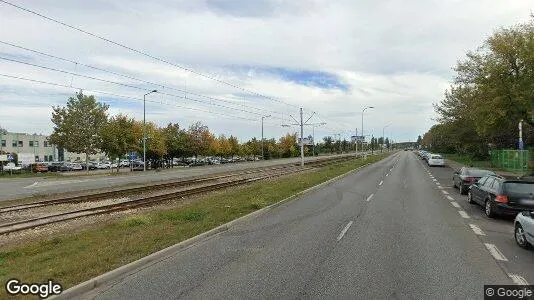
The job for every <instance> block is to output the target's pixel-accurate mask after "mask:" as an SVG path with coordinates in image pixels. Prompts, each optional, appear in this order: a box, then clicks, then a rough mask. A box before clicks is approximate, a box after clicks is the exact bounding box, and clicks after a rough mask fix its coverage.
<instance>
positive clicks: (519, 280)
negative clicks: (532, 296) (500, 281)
mask: <svg viewBox="0 0 534 300" xmlns="http://www.w3.org/2000/svg"><path fill="white" fill-rule="evenodd" d="M508 276H510V278H512V281H513V282H514V283H515V284H517V285H529V284H528V281H527V280H526V279H525V278H523V277H522V276H519V275H517V274H508Z"/></svg>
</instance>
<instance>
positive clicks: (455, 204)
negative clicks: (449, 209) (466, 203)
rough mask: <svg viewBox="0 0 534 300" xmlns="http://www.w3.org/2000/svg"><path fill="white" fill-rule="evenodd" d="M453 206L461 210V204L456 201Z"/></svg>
mask: <svg viewBox="0 0 534 300" xmlns="http://www.w3.org/2000/svg"><path fill="white" fill-rule="evenodd" d="M451 204H452V206H454V207H456V208H460V204H458V203H457V202H456V201H452V202H451Z"/></svg>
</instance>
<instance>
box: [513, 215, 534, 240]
mask: <svg viewBox="0 0 534 300" xmlns="http://www.w3.org/2000/svg"><path fill="white" fill-rule="evenodd" d="M514 228H515V230H514V238H515V241H516V243H517V244H518V245H519V246H520V247H522V248H525V249H528V248H530V247H532V245H534V211H523V212H521V213H518V214H517V216H516V217H515V221H514Z"/></svg>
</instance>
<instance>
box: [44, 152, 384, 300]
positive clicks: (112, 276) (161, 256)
mask: <svg viewBox="0 0 534 300" xmlns="http://www.w3.org/2000/svg"><path fill="white" fill-rule="evenodd" d="M383 159H385V158H383ZM379 161H380V160H379ZM379 161H376V162H379ZM376 162H374V163H376ZM370 164H371V163H367V164H364V165H363V166H360V167H358V168H356V169H354V170H351V171H348V172H346V173H343V174H341V175H339V176H336V177H334V178H332V179H329V180H327V181H325V182H322V183H320V184H317V185H314V186H312V187H310V188H308V189H306V190H303V191H300V192H298V193H296V194H294V195H291V196H289V197H287V198H285V199H283V200H280V201H278V202H276V203H273V204H271V205H269V206H266V207H264V208H261V209H259V210H256V211H254V212H251V213H250V214H247V215H244V216H241V217H239V218H237V219H235V220H232V221H230V222H228V223H225V224H222V225H220V226H218V227H215V228H213V229H211V230H208V231H206V232H204V233H201V234H199V235H197V236H194V237H192V238H189V239H187V240H185V241H182V242H180V243H178V244H175V245H172V246H169V247H167V248H165V249H162V250H160V251H158V252H155V253H152V254H150V255H148V256H145V257H143V258H140V259H138V260H136V261H133V262H131V263H129V264H126V265H124V266H121V267H119V268H117V269H114V270H111V271H109V272H107V273H104V274H102V275H100V276H97V277H95V278H92V279H89V280H87V281H85V282H82V283H80V284H78V285H75V286H73V287H71V288H69V289H67V290H65V291H63V293H61V294H60V295H57V296H53V297H50V298H49V299H73V298H77V297H80V296H82V295H83V294H85V293H88V292H90V291H92V290H94V289H95V288H98V287H101V286H103V285H105V284H106V283H110V282H112V281H113V280H116V279H118V278H119V277H127V276H129V275H130V274H133V273H135V272H137V271H140V270H142V269H145V268H147V267H149V266H151V265H153V264H155V263H158V262H160V261H163V260H165V259H167V258H170V257H171V256H173V255H175V254H177V253H179V252H180V250H182V249H185V248H187V247H189V246H191V245H193V244H195V243H197V242H200V241H201V240H208V239H209V238H211V237H213V236H215V235H217V234H219V233H221V232H224V231H226V230H228V229H229V228H230V227H232V226H233V225H235V224H236V223H238V222H242V221H244V220H245V219H248V218H252V217H254V216H258V215H260V214H263V213H266V212H267V211H269V210H271V209H273V208H275V207H278V206H280V205H282V204H284V203H287V202H289V201H291V200H294V199H296V198H298V197H299V196H302V195H304V194H307V193H309V192H312V191H314V190H317V189H319V188H322V187H325V186H327V185H329V184H331V183H333V182H334V181H337V180H339V179H342V178H344V177H347V176H349V175H352V174H354V173H356V172H358V171H359V170H360V169H362V168H365V167H367V166H369V165H370Z"/></svg>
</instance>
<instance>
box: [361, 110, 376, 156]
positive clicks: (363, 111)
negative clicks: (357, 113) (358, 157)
mask: <svg viewBox="0 0 534 300" xmlns="http://www.w3.org/2000/svg"><path fill="white" fill-rule="evenodd" d="M368 108H375V107H374V106H367V107H365V108H364V109H363V110H362V137H363V140H362V151H363V143H364V142H365V135H364V134H363V114H364V113H365V110H366V109H368Z"/></svg>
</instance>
